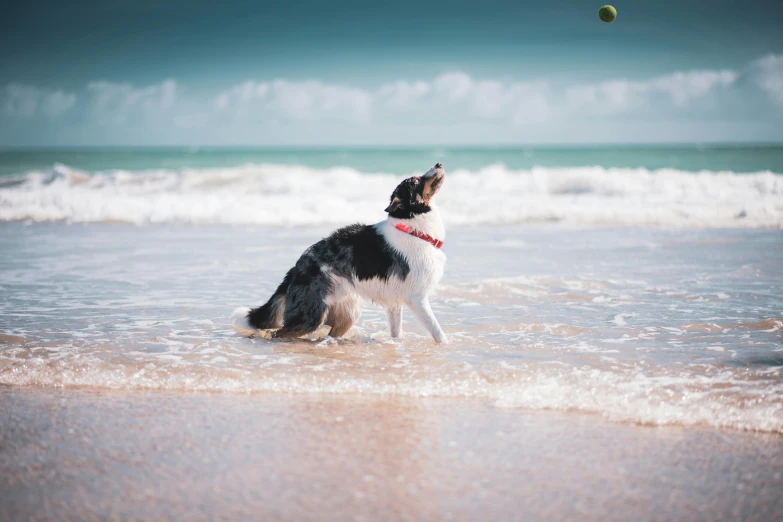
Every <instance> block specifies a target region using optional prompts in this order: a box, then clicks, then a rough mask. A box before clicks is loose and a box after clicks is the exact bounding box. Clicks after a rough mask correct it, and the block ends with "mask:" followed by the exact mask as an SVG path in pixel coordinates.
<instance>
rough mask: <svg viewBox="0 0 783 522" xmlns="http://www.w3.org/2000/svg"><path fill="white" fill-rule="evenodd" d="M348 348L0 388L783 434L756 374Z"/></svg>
mask: <svg viewBox="0 0 783 522" xmlns="http://www.w3.org/2000/svg"><path fill="white" fill-rule="evenodd" d="M409 337H410V336H409ZM334 346H338V347H339V343H337V341H335V340H332V339H326V340H325V341H322V342H321V343H320V344H319V345H316V346H314V347H313V349H316V350H323V349H330V348H331V349H333V348H334ZM344 349H345V350H346V351H350V352H352V354H353V357H356V358H357V360H355V361H353V362H352V359H353V357H352V358H350V359H346V360H339V359H327V358H324V357H320V358H316V357H313V358H308V359H303V358H298V359H297V358H294V356H292V355H291V354H285V353H283V354H275V355H266V356H264V357H263V358H258V357H255V358H252V357H251V358H248V357H242V358H238V357H237V354H236V353H232V352H230V351H223V352H222V353H220V354H213V353H209V354H205V355H203V357H202V359H203V360H202V361H200V362H199V361H197V360H192V359H197V357H196V356H195V355H194V354H192V353H191V354H190V355H189V356H188V357H187V358H185V357H176V358H175V357H174V356H173V355H171V354H157V355H154V356H153V355H146V356H144V355H143V354H141V353H140V352H134V355H135V358H136V360H135V361H134V362H135V364H126V363H119V362H108V361H105V360H101V359H100V358H98V357H96V356H93V355H81V356H79V357H73V356H64V357H60V358H50V359H49V360H47V359H44V358H33V359H29V358H27V359H25V360H21V359H18V358H17V359H16V360H14V359H13V358H0V384H4V385H23V386H24V385H28V386H29V385H33V386H54V387H62V386H66V387H71V386H77V387H81V386H87V387H97V388H108V389H123V390H187V391H218V392H229V393H258V392H266V393H270V392H271V393H285V394H291V393H296V394H341V395H343V394H350V395H353V394H358V395H359V396H363V397H367V396H404V397H412V398H425V397H443V398H451V399H465V398H468V399H478V400H484V401H489V402H490V403H492V404H494V405H495V406H497V407H501V408H523V409H533V410H560V411H581V412H587V413H596V414H600V415H602V416H603V417H605V418H608V419H611V420H614V421H618V422H631V423H642V424H651V425H699V424H703V425H711V426H720V427H730V428H735V429H743V430H752V431H767V432H777V433H783V384H781V383H780V382H778V381H777V380H768V381H765V382H763V383H762V382H761V381H760V380H759V376H758V375H756V374H755V373H754V372H749V371H747V370H745V369H734V370H725V371H722V372H711V374H710V375H704V374H703V373H702V372H701V370H703V368H698V367H695V368H694V369H693V370H686V369H683V368H677V369H675V368H672V369H670V370H667V371H661V370H660V369H658V370H657V371H656V372H654V373H651V372H648V371H646V370H645V368H644V367H643V366H637V365H634V364H629V365H623V364H621V363H620V362H617V361H613V363H612V368H611V369H609V368H606V369H597V368H589V367H582V368H575V367H569V366H568V365H564V364H562V363H559V362H558V361H554V362H553V363H551V364H547V363H524V362H516V361H502V362H499V363H492V364H488V365H486V364H480V363H478V362H477V363H475V364H467V363H464V362H463V363H459V364H451V363H448V362H444V361H438V360H433V361H430V362H429V363H427V364H423V363H422V362H421V361H419V360H418V359H419V358H418V357H416V358H405V357H401V358H399V359H397V362H398V364H394V365H390V364H389V361H388V360H387V359H386V358H383V357H382V358H381V359H380V360H377V359H375V358H374V357H373V355H371V354H372V352H373V351H378V350H379V349H380V347H379V346H377V345H376V346H373V347H370V348H369V349H368V352H367V354H365V355H362V352H361V350H360V349H359V351H357V348H355V347H352V346H350V345H347V346H345V347H344ZM340 353H342V352H340ZM126 355H127V354H126ZM430 357H431V356H428V357H426V359H429V358H430ZM218 358H219V360H218ZM189 361H190V362H189ZM218 362H219V364H218ZM776 375H779V371H777V373H776Z"/></svg>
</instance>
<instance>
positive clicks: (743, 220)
mask: <svg viewBox="0 0 783 522" xmlns="http://www.w3.org/2000/svg"><path fill="white" fill-rule="evenodd" d="M401 178H402V176H399V175H393V174H384V173H362V172H358V171H356V170H354V169H351V168H347V167H335V168H329V169H313V168H309V167H303V166H298V165H268V164H265V165H245V166H240V167H234V168H222V169H198V170H195V169H182V170H177V171H172V170H147V171H143V172H128V171H122V170H116V171H110V172H95V173H83V172H77V171H75V170H73V169H71V168H69V167H66V166H63V165H55V166H54V167H53V168H52V169H51V171H49V172H29V173H27V174H25V175H24V176H23V177H22V182H20V183H14V184H7V185H6V186H3V187H0V221H19V220H30V221H67V222H77V223H93V222H127V223H135V224H139V225H143V224H148V223H172V222H178V223H191V224H232V225H238V224H245V225H272V226H280V225H283V226H298V225H330V226H331V225H337V224H345V223H350V222H355V221H365V222H372V221H377V220H379V219H381V218H382V217H383V216H384V214H383V212H382V210H383V208H384V207H385V204H386V202H387V199H388V196H389V194H390V193H391V191H392V190H393V189H394V187H395V186H396V185H397V183H398V182H399V181H400V179H401ZM439 202H440V206H441V208H442V209H443V214H444V218H445V219H446V221H447V223H449V224H504V223H523V222H538V221H562V222H566V223H574V224H588V225H595V224H607V225H654V226H666V227H752V228H755V227H781V226H783V176H781V175H777V174H773V173H771V172H758V173H748V174H739V173H734V172H706V171H705V172H686V171H679V170H672V169H661V170H656V171H650V170H646V169H605V168H603V167H578V168H533V169H531V170H510V169H508V168H506V167H504V166H503V165H499V164H498V165H490V166H487V167H485V168H482V169H479V170H477V171H467V170H460V169H458V168H453V169H452V170H450V171H449V177H448V179H447V182H446V185H445V187H444V188H443V191H442V193H441V195H440V196H439Z"/></svg>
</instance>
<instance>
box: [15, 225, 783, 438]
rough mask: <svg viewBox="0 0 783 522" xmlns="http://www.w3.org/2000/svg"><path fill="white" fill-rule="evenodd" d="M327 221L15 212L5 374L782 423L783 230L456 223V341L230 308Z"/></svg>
mask: <svg viewBox="0 0 783 522" xmlns="http://www.w3.org/2000/svg"><path fill="white" fill-rule="evenodd" d="M327 232H328V229H317V230H314V229H310V228H298V229H284V228H263V227H249V228H243V227H219V226H202V227H188V226H181V225H150V226H145V227H133V226H126V225H110V224H91V225H67V224H63V223H43V224H40V223H39V224H23V223H2V224H0V252H2V255H0V291H1V292H2V294H3V299H2V300H0V383H1V384H10V385H40V386H91V387H98V388H114V389H131V390H133V389H168V390H213V391H224V392H231V393H255V392H271V393H284V394H310V395H312V394H315V395H321V394H332V393H336V394H341V395H347V396H349V395H354V394H361V395H364V396H379V397H391V396H398V397H408V398H411V399H413V400H415V399H416V398H423V397H433V396H434V397H449V398H454V399H462V398H472V399H478V400H480V401H484V402H486V403H487V404H491V405H493V406H495V407H498V408H522V409H555V410H565V411H569V410H576V411H583V412H591V413H597V414H600V415H603V416H605V417H607V418H608V419H611V420H615V421H622V422H632V423H647V424H682V425H691V424H706V425H712V426H725V427H732V428H739V429H748V430H758V431H770V432H779V433H781V432H783V297H781V296H783V275H781V270H780V267H781V264H780V259H781V258H783V233H781V231H778V230H726V229H713V230H679V231H671V230H662V229H651V228H632V227H625V228H581V227H570V226H563V225H546V226H538V227H518V226H507V227H491V228H490V227H474V228H467V227H456V228H455V227H452V228H450V230H449V236H448V238H447V241H446V246H445V247H444V251H445V252H446V254H447V255H448V256H449V262H448V264H447V267H446V276H445V277H444V280H443V282H442V284H441V285H440V287H439V288H438V289H437V292H436V294H435V295H434V296H433V298H432V302H433V308H434V310H435V313H436V315H437V316H438V318H439V319H440V321H441V324H442V325H443V327H444V330H445V331H446V333H447V334H448V335H449V336H450V339H451V343H450V344H449V345H448V346H436V345H434V344H433V343H432V341H431V340H430V339H429V338H428V337H427V336H426V335H425V333H424V331H423V330H422V328H420V327H419V326H418V324H416V323H415V322H413V321H411V320H410V314H408V316H406V318H405V325H404V326H405V330H406V333H405V336H404V338H403V339H402V340H401V341H394V340H392V339H390V338H389V336H388V333H387V330H386V324H385V315H384V313H383V310H382V309H380V308H379V307H376V306H372V305H370V306H368V307H367V308H366V309H365V313H364V315H363V317H362V319H361V321H360V322H359V323H358V324H357V325H356V327H355V328H354V330H353V332H352V337H351V338H350V339H347V340H340V341H337V340H334V339H330V338H326V339H316V340H312V341H306V340H301V341H289V342H285V341H271V340H268V339H264V338H254V339H247V338H243V337H241V336H238V335H237V334H236V333H235V332H233V331H232V330H231V329H230V327H229V321H228V315H229V314H230V313H231V311H232V310H233V308H235V307H236V306H239V305H257V304H260V303H261V302H263V301H264V300H265V299H266V298H267V297H268V296H269V294H270V293H271V292H272V290H273V289H274V287H275V286H276V285H277V284H278V283H279V281H280V279H281V278H282V275H283V274H284V272H285V270H287V269H288V268H289V267H290V266H291V264H292V263H293V262H294V261H295V260H296V258H297V257H298V256H299V254H300V253H301V251H302V250H303V249H304V248H306V247H307V246H308V245H309V244H311V243H312V242H314V241H315V240H317V239H318V238H320V237H321V236H322V235H324V234H325V233H327Z"/></svg>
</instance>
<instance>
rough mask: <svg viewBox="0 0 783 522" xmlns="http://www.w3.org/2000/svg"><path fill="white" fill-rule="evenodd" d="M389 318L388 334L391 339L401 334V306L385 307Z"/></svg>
mask: <svg viewBox="0 0 783 522" xmlns="http://www.w3.org/2000/svg"><path fill="white" fill-rule="evenodd" d="M386 317H388V318H389V334H391V336H392V338H393V339H396V338H397V337H399V336H401V335H402V306H390V307H389V308H387V309H386Z"/></svg>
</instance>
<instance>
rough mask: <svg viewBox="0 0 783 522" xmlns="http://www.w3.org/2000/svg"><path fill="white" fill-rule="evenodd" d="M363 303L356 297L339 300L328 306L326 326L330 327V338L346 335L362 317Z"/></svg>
mask: <svg viewBox="0 0 783 522" xmlns="http://www.w3.org/2000/svg"><path fill="white" fill-rule="evenodd" d="M363 306H364V302H363V301H362V298H361V297H359V296H358V295H352V296H350V297H346V298H344V299H341V300H340V301H338V302H335V303H333V304H332V305H330V306H329V313H328V314H327V316H326V324H327V325H329V326H331V327H332V329H331V331H330V332H329V335H330V336H331V337H342V336H343V335H345V334H347V333H348V331H349V330H350V329H351V327H352V326H353V324H354V323H355V322H356V321H358V320H359V318H360V317H361V316H362V307H363Z"/></svg>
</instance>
